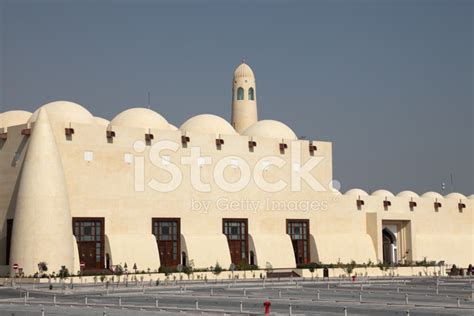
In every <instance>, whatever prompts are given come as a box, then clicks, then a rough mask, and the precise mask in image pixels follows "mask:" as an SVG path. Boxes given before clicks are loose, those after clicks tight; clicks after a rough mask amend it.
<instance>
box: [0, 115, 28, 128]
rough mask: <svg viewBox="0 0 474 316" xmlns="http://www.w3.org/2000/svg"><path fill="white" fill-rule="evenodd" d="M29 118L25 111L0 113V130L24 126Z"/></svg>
mask: <svg viewBox="0 0 474 316" xmlns="http://www.w3.org/2000/svg"><path fill="white" fill-rule="evenodd" d="M30 117H31V112H27V111H7V112H4V113H0V128H2V127H9V126H16V125H22V124H26V123H27V122H28V119H29V118H30Z"/></svg>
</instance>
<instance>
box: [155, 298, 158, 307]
mask: <svg viewBox="0 0 474 316" xmlns="http://www.w3.org/2000/svg"><path fill="white" fill-rule="evenodd" d="M155 307H156V308H158V297H155Z"/></svg>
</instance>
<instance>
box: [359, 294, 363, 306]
mask: <svg viewBox="0 0 474 316" xmlns="http://www.w3.org/2000/svg"><path fill="white" fill-rule="evenodd" d="M359 303H362V292H359Z"/></svg>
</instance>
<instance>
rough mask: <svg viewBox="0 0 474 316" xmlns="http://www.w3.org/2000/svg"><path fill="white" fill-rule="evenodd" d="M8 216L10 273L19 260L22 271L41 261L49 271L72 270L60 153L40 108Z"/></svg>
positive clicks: (35, 267)
mask: <svg viewBox="0 0 474 316" xmlns="http://www.w3.org/2000/svg"><path fill="white" fill-rule="evenodd" d="M18 181H19V187H18V195H17V200H16V208H15V215H14V220H13V231H12V246H11V256H10V273H11V274H14V270H13V268H12V266H13V264H15V263H16V264H18V265H19V267H20V268H22V269H23V272H24V273H25V275H33V274H35V273H36V272H38V263H39V262H42V261H44V262H46V263H47V265H48V273H52V272H53V271H55V272H56V273H58V272H59V269H60V268H61V266H63V265H64V266H66V267H67V268H68V269H69V272H71V273H75V272H76V271H74V266H75V265H74V251H73V249H74V247H73V245H74V244H73V240H74V239H73V235H72V219H71V212H70V209H69V200H68V194H67V189H66V179H65V176H64V171H63V166H62V162H61V157H60V155H59V151H58V148H57V145H56V141H55V138H54V135H53V131H52V128H51V125H50V122H49V120H48V115H47V113H46V110H45V109H41V110H40V111H39V114H38V119H37V120H36V123H35V124H34V126H33V130H32V135H31V138H30V142H29V145H28V149H27V152H26V156H25V159H24V162H23V166H22V169H21V173H20V177H19V180H18Z"/></svg>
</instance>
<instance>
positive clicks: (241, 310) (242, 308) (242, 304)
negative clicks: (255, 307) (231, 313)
mask: <svg viewBox="0 0 474 316" xmlns="http://www.w3.org/2000/svg"><path fill="white" fill-rule="evenodd" d="M243 311H244V303H243V302H242V301H240V312H241V313H242V312H243Z"/></svg>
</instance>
